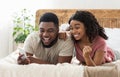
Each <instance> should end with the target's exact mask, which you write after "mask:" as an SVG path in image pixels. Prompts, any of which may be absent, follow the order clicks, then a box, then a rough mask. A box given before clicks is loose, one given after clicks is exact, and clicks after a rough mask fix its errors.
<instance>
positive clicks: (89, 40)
mask: <svg viewBox="0 0 120 77" xmlns="http://www.w3.org/2000/svg"><path fill="white" fill-rule="evenodd" d="M69 24H70V32H71V36H72V39H73V41H74V45H75V50H76V58H77V59H78V60H79V61H80V62H81V63H82V64H83V65H87V66H96V65H101V64H103V63H108V62H112V61H113V60H114V53H113V51H112V50H111V49H110V48H109V47H108V46H107V45H106V42H105V40H107V39H108V37H107V35H106V34H105V33H104V28H103V27H101V26H100V25H99V23H98V21H97V19H96V18H95V16H94V15H93V14H92V13H90V12H88V11H76V13H75V14H74V15H72V16H71V18H70V19H69Z"/></svg>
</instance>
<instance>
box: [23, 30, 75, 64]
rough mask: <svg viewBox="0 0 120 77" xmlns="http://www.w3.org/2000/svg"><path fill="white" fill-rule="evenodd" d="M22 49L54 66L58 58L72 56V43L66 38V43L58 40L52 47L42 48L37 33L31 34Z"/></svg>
mask: <svg viewBox="0 0 120 77" xmlns="http://www.w3.org/2000/svg"><path fill="white" fill-rule="evenodd" d="M23 48H24V50H25V51H26V52H28V53H31V54H33V55H34V56H35V57H37V58H38V59H41V60H44V61H48V62H50V63H54V64H56V63H57V60H58V56H72V55H73V50H74V43H73V41H72V40H71V38H70V37H68V38H67V40H66V41H64V40H61V39H58V41H57V43H55V44H54V45H53V46H52V47H50V48H44V47H43V45H42V43H41V40H40V37H39V32H33V33H31V34H30V35H29V36H28V37H27V38H26V40H25V42H24V47H23Z"/></svg>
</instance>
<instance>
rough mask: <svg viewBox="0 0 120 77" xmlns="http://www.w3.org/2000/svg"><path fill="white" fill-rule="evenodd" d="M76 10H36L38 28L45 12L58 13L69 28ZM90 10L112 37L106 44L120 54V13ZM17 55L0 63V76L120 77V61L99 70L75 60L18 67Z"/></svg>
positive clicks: (14, 53) (7, 57) (9, 56)
mask: <svg viewBox="0 0 120 77" xmlns="http://www.w3.org/2000/svg"><path fill="white" fill-rule="evenodd" d="M76 10H77V9H64V10H63V9H52V10H50V9H40V10H37V12H36V25H38V21H39V16H41V14H43V13H44V12H54V13H56V14H57V15H58V18H59V22H60V25H68V24H67V21H68V19H69V17H70V16H71V15H72V14H73V13H74V12H75V11H76ZM88 11H91V12H92V13H94V14H95V16H96V17H97V19H98V21H99V23H100V24H101V26H103V27H104V28H105V31H106V34H107V35H108V37H109V40H108V41H107V43H108V45H109V46H110V47H111V48H113V49H115V50H116V51H118V52H120V47H119V44H120V10H100V9H99V10H97V9H96V10H88ZM109 15H111V16H109ZM63 28H64V27H63ZM116 37H117V38H116ZM113 41H114V42H113ZM18 55H19V51H18V50H16V51H14V52H13V53H11V54H9V55H8V56H6V57H5V58H3V59H1V60H0V77H120V60H116V61H114V62H112V63H106V64H103V65H102V66H96V67H89V66H83V65H78V61H77V59H76V58H75V57H74V58H73V59H72V61H71V64H69V63H62V64H60V63H58V64H56V65H49V64H35V63H32V64H29V65H18V64H17V62H16V61H17V57H18Z"/></svg>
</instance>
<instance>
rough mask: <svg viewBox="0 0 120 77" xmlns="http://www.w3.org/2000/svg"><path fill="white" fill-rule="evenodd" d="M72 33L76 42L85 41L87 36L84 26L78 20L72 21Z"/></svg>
mask: <svg viewBox="0 0 120 77" xmlns="http://www.w3.org/2000/svg"><path fill="white" fill-rule="evenodd" d="M70 32H71V34H72V35H73V37H74V39H75V40H81V39H84V37H85V36H86V31H85V27H84V24H83V23H82V22H80V21H77V20H71V22H70Z"/></svg>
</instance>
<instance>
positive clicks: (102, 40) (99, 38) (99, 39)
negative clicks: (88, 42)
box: [93, 36, 106, 43]
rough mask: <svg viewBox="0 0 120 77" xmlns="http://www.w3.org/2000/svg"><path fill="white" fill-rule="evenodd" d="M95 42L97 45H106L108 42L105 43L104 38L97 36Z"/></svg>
mask: <svg viewBox="0 0 120 77" xmlns="http://www.w3.org/2000/svg"><path fill="white" fill-rule="evenodd" d="M93 42H95V43H105V42H106V41H105V39H104V38H102V37H101V36H97V37H96V38H95V39H94V40H93Z"/></svg>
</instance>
